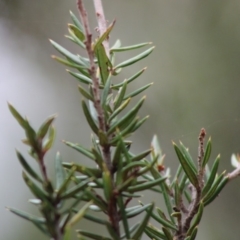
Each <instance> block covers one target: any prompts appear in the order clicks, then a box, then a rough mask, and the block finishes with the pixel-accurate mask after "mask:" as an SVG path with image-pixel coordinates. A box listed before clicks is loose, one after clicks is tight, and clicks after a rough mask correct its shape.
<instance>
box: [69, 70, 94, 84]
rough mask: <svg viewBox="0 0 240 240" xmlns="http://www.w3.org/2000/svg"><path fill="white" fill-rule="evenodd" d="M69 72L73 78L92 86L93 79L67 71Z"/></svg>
mask: <svg viewBox="0 0 240 240" xmlns="http://www.w3.org/2000/svg"><path fill="white" fill-rule="evenodd" d="M67 72H68V73H70V74H71V75H72V76H73V77H75V78H77V80H79V81H80V82H81V83H84V84H92V80H91V78H89V77H87V76H85V75H83V74H81V73H75V72H71V71H70V70H67Z"/></svg>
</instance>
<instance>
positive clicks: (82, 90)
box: [78, 85, 94, 102]
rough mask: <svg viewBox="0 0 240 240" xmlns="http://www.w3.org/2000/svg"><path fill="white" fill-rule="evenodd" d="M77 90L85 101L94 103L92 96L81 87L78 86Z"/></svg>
mask: <svg viewBox="0 0 240 240" xmlns="http://www.w3.org/2000/svg"><path fill="white" fill-rule="evenodd" d="M78 90H79V92H80V93H81V94H82V95H83V97H85V98H86V99H89V100H90V101H92V102H93V101H94V99H93V96H92V94H91V93H90V92H88V91H87V90H85V89H84V88H83V87H82V86H81V85H78Z"/></svg>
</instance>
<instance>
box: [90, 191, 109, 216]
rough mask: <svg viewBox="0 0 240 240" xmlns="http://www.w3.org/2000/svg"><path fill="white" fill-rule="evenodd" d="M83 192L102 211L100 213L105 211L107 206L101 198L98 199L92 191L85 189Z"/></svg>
mask: <svg viewBox="0 0 240 240" xmlns="http://www.w3.org/2000/svg"><path fill="white" fill-rule="evenodd" d="M85 192H86V194H87V196H88V198H89V199H91V200H93V202H94V204H95V205H97V206H98V207H99V208H100V209H101V210H102V212H106V211H107V209H108V205H107V203H106V202H105V201H104V200H103V199H102V198H101V197H99V195H97V194H96V193H95V192H94V191H93V190H90V189H86V190H85ZM91 209H92V208H91Z"/></svg>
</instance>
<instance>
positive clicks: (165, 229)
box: [162, 227, 174, 240]
mask: <svg viewBox="0 0 240 240" xmlns="http://www.w3.org/2000/svg"><path fill="white" fill-rule="evenodd" d="M162 230H163V232H164V234H165V236H166V238H167V240H174V239H173V237H172V234H171V233H170V232H169V231H168V229H167V228H165V227H162Z"/></svg>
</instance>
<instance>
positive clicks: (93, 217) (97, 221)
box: [84, 213, 107, 225]
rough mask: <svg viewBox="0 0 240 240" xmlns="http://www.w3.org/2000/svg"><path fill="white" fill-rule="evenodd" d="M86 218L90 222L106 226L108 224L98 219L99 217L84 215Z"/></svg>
mask: <svg viewBox="0 0 240 240" xmlns="http://www.w3.org/2000/svg"><path fill="white" fill-rule="evenodd" d="M84 218H85V219H87V220H89V221H92V222H95V223H98V224H102V225H106V224H107V221H106V220H104V219H102V218H98V217H96V216H93V215H90V214H87V213H85V214H84Z"/></svg>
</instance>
